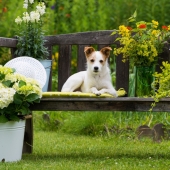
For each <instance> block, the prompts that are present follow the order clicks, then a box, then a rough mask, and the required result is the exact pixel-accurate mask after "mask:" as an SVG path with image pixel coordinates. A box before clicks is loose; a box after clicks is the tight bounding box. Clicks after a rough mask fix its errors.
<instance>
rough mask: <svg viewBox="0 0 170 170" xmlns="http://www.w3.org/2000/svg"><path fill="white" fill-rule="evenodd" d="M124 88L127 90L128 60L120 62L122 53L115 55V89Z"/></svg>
mask: <svg viewBox="0 0 170 170" xmlns="http://www.w3.org/2000/svg"><path fill="white" fill-rule="evenodd" d="M120 88H124V89H125V91H126V92H127V95H126V96H128V91H129V62H128V61H126V63H124V62H122V55H119V56H117V57H116V89H117V90H118V89H120Z"/></svg>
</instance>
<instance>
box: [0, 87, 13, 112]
mask: <svg viewBox="0 0 170 170" xmlns="http://www.w3.org/2000/svg"><path fill="white" fill-rule="evenodd" d="M15 92H16V91H15V90H14V89H13V88H0V109H3V108H4V107H8V105H9V104H10V103H12V102H13V100H14V94H15Z"/></svg>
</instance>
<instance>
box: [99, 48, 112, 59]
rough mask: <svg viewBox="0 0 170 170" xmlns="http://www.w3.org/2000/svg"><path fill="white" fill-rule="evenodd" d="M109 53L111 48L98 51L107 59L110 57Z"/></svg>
mask: <svg viewBox="0 0 170 170" xmlns="http://www.w3.org/2000/svg"><path fill="white" fill-rule="evenodd" d="M110 51H112V48H111V47H104V48H102V49H101V50H100V52H101V53H102V54H104V55H105V56H106V57H107V58H108V57H109V55H110Z"/></svg>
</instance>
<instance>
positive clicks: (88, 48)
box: [84, 47, 95, 56]
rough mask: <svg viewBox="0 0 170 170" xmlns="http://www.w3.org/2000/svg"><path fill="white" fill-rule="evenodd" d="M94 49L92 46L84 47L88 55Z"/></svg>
mask: <svg viewBox="0 0 170 170" xmlns="http://www.w3.org/2000/svg"><path fill="white" fill-rule="evenodd" d="M94 51H95V49H94V48H93V47H84V52H85V54H86V56H89V55H90V54H91V53H92V52H94Z"/></svg>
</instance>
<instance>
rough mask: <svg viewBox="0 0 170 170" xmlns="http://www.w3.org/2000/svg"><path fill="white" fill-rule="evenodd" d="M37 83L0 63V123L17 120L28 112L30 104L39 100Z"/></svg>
mask: <svg viewBox="0 0 170 170" xmlns="http://www.w3.org/2000/svg"><path fill="white" fill-rule="evenodd" d="M41 96H42V89H41V87H40V85H39V83H38V82H37V81H36V80H35V79H32V78H27V77H25V76H23V75H21V74H18V73H16V72H15V70H14V69H12V68H8V67H4V66H1V65H0V123H5V122H7V121H18V120H19V119H20V118H22V117H23V116H24V115H27V114H30V109H29V107H30V105H31V104H33V103H38V102H40V98H41Z"/></svg>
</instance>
